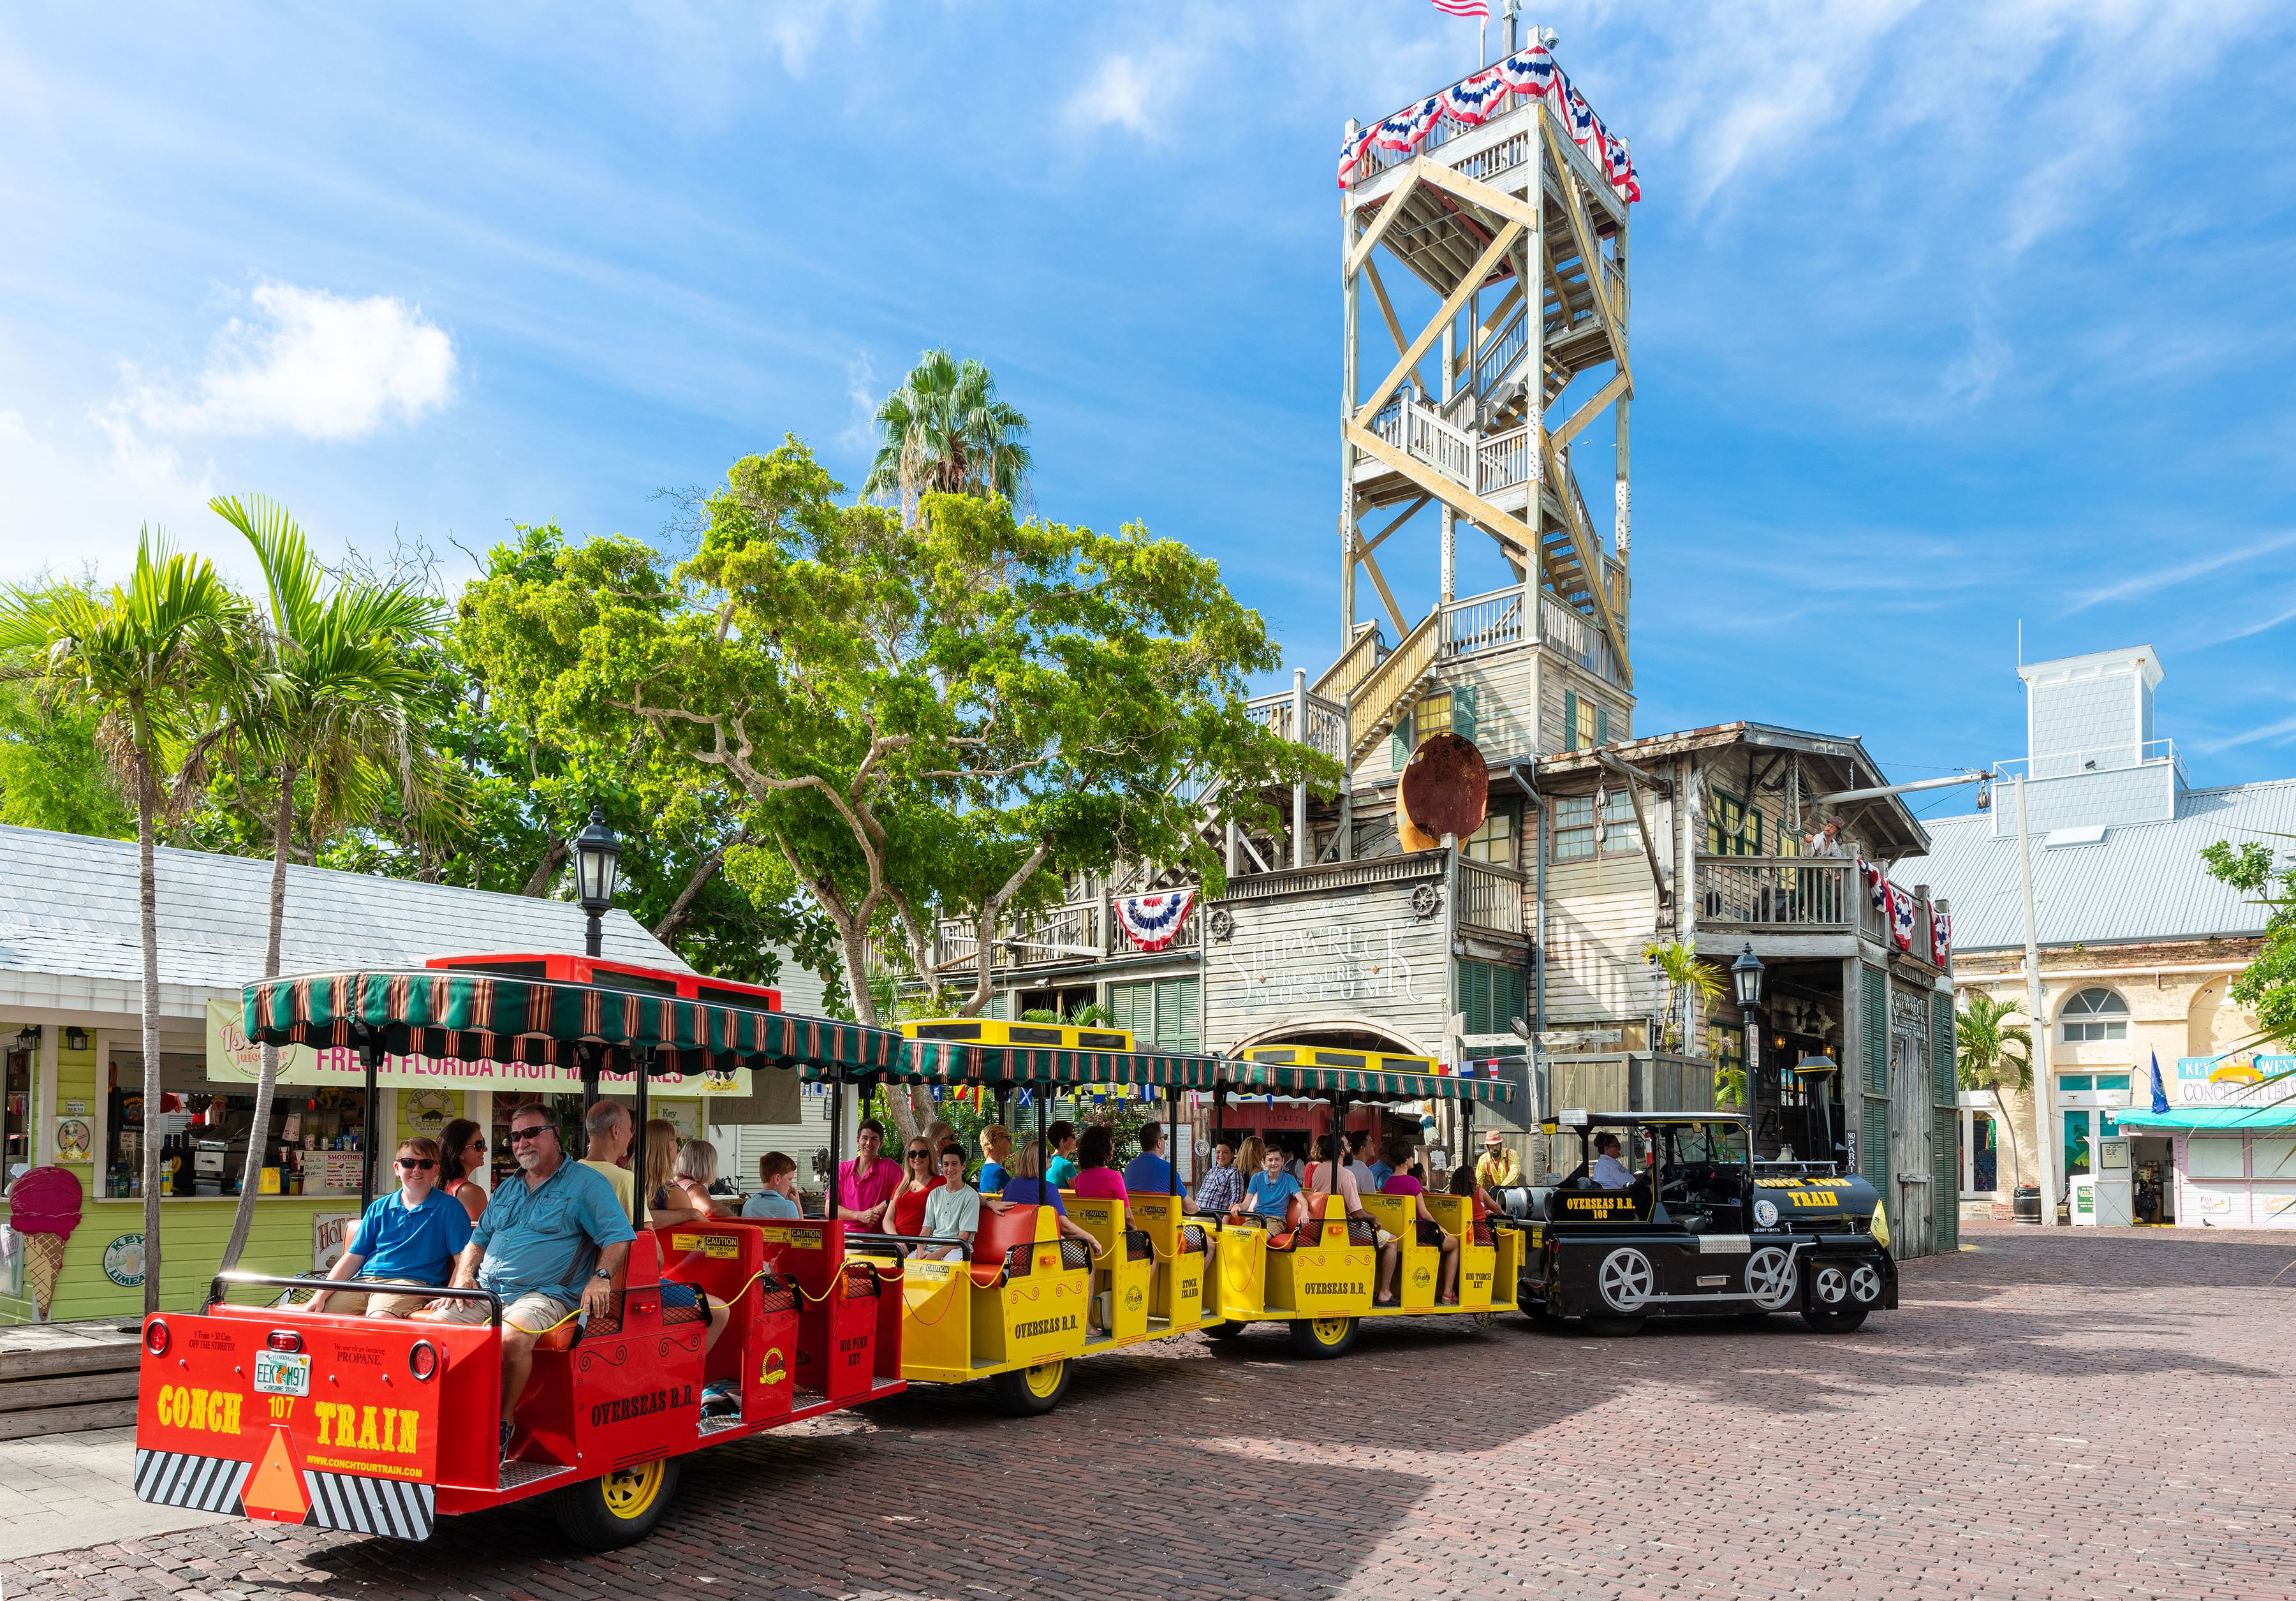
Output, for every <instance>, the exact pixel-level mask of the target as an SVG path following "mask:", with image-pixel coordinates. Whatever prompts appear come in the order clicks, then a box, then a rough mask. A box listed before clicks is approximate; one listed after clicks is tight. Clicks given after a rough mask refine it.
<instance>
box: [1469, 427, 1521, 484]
mask: <svg viewBox="0 0 2296 1601" xmlns="http://www.w3.org/2000/svg"><path fill="white" fill-rule="evenodd" d="M1529 477H1530V430H1529V428H1528V427H1523V428H1511V429H1509V430H1507V431H1506V432H1505V433H1495V434H1493V435H1491V436H1490V437H1489V438H1488V439H1481V440H1479V441H1477V443H1476V446H1475V493H1476V494H1478V495H1496V494H1497V493H1498V492H1499V491H1500V490H1502V489H1513V488H1514V487H1515V485H1517V484H1519V483H1522V482H1524V481H1525V480H1528V479H1529Z"/></svg>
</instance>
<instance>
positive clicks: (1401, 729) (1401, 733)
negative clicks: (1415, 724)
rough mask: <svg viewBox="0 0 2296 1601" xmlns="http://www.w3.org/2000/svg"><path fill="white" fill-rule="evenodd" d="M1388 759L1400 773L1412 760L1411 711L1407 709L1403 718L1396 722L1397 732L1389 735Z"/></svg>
mask: <svg viewBox="0 0 2296 1601" xmlns="http://www.w3.org/2000/svg"><path fill="white" fill-rule="evenodd" d="M1387 759H1388V760H1389V761H1390V762H1391V763H1393V764H1394V767H1395V770H1396V771H1397V772H1398V773H1400V772H1401V771H1403V769H1404V768H1405V766H1406V764H1408V763H1409V761H1410V760H1411V713H1410V711H1409V710H1407V709H1406V710H1405V711H1404V713H1403V720H1402V721H1401V722H1399V723H1398V724H1396V726H1395V732H1394V733H1392V734H1390V735H1388V736H1387Z"/></svg>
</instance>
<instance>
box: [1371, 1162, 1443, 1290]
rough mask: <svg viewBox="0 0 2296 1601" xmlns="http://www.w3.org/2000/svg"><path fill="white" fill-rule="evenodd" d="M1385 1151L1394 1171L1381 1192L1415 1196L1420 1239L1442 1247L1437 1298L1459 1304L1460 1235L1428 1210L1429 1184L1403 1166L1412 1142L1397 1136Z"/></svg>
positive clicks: (1381, 1188)
mask: <svg viewBox="0 0 2296 1601" xmlns="http://www.w3.org/2000/svg"><path fill="white" fill-rule="evenodd" d="M1382 1155H1384V1156H1385V1157H1386V1158H1387V1165H1388V1166H1390V1167H1391V1168H1393V1169H1394V1170H1395V1171H1394V1172H1393V1173H1391V1174H1390V1175H1389V1176H1388V1180H1387V1182H1386V1183H1385V1184H1382V1185H1381V1186H1379V1188H1380V1194H1382V1195H1409V1196H1410V1197H1411V1198H1412V1203H1413V1204H1414V1205H1415V1206H1416V1207H1417V1208H1418V1209H1419V1243H1420V1244H1423V1245H1432V1244H1437V1243H1440V1244H1441V1245H1442V1247H1443V1274H1442V1277H1441V1278H1440V1280H1439V1281H1438V1283H1437V1284H1436V1286H1435V1299H1436V1301H1438V1302H1447V1303H1449V1304H1453V1305H1456V1304H1457V1302H1458V1300H1459V1291H1458V1285H1459V1236H1457V1235H1456V1234H1453V1233H1452V1232H1451V1231H1450V1230H1449V1229H1447V1228H1446V1227H1443V1225H1442V1224H1440V1223H1439V1222H1437V1221H1436V1220H1435V1214H1434V1213H1433V1212H1431V1211H1428V1210H1427V1190H1426V1186H1424V1185H1423V1184H1421V1183H1420V1182H1419V1180H1417V1179H1416V1178H1413V1177H1412V1176H1411V1175H1410V1174H1409V1173H1407V1172H1406V1171H1405V1170H1404V1169H1405V1168H1406V1166H1407V1165H1408V1164H1409V1162H1410V1161H1411V1147H1410V1145H1407V1144H1406V1143H1405V1142H1404V1141H1402V1140H1397V1141H1396V1142H1395V1143H1394V1144H1393V1145H1390V1146H1388V1147H1387V1149H1386V1150H1385V1151H1384V1152H1382Z"/></svg>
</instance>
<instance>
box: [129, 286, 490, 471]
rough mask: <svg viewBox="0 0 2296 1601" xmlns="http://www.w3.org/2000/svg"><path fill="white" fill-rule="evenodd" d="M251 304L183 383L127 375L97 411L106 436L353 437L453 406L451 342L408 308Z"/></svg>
mask: <svg viewBox="0 0 2296 1601" xmlns="http://www.w3.org/2000/svg"><path fill="white" fill-rule="evenodd" d="M249 299H250V301H251V302H252V304H253V310H254V315H253V316H250V317H246V318H242V317H236V316H235V317H233V318H232V319H231V320H230V321H229V322H228V323H226V324H225V325H224V326H223V328H222V329H221V330H220V331H219V332H218V333H217V334H216V336H215V339H214V341H213V343H212V346H211V347H210V349H209V357H208V363H207V365H206V366H205V367H204V368H203V369H202V370H201V372H200V373H199V374H197V375H196V376H194V377H193V378H192V379H190V380H189V381H188V382H171V381H169V380H166V379H159V380H149V381H147V380H145V379H144V378H143V376H142V374H140V373H138V372H137V371H136V370H135V368H134V367H132V366H131V367H129V368H128V370H127V380H128V382H127V393H126V394H124V395H123V396H121V397H120V398H119V399H118V400H116V401H114V402H112V403H111V405H110V406H108V407H107V408H106V415H105V419H104V420H105V422H106V424H107V426H108V427H110V428H111V430H112V431H114V434H115V438H116V437H117V436H118V434H119V431H123V430H126V429H129V428H134V429H137V430H141V431H145V432H149V433H155V434H177V435H207V434H264V433H293V434H300V435H301V436H303V437H304V438H306V439H330V440H342V439H359V438H362V437H364V436H365V435H367V434H371V433H373V432H374V431H376V430H378V429H380V428H382V427H384V426H386V425H388V424H389V423H414V422H417V421H419V420H421V419H422V417H423V416H425V415H428V414H430V413H431V412H434V411H436V410H438V409H439V408H440V407H441V406H445V405H446V404H447V402H448V401H449V400H450V399H452V398H454V393H455V374H456V371H457V368H458V366H459V363H458V361H457V359H456V357H455V343H454V341H453V340H451V339H450V338H448V337H447V333H446V332H445V330H443V329H441V328H439V326H438V325H437V324H433V323H431V322H430V321H429V320H428V319H427V318H425V317H424V316H423V315H422V310H421V308H418V307H414V306H410V305H408V304H407V303H406V301H404V300H398V299H397V298H396V297H394V296H390V295H369V296H367V297H365V299H362V300H349V299H346V298H344V297H342V296H340V295H335V294H331V293H329V292H327V291H325V290H320V289H303V288H299V287H297V286H296V285H294V284H291V283H258V284H257V285H256V287H255V289H254V290H253V291H251V293H250V296H249Z"/></svg>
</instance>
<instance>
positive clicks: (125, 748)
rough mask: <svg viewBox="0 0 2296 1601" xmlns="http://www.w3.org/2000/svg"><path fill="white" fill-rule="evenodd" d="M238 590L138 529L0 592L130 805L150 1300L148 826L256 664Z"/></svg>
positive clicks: (3, 610)
mask: <svg viewBox="0 0 2296 1601" xmlns="http://www.w3.org/2000/svg"><path fill="white" fill-rule="evenodd" d="M0 657H7V658H12V659H14V660H18V661H23V660H27V659H30V658H34V657H37V659H38V663H39V665H38V667H37V669H36V670H37V673H38V675H39V681H40V682H41V683H42V684H43V685H45V687H46V688H47V689H48V690H49V691H51V692H52V693H53V694H55V695H57V696H58V697H59V698H60V699H61V700H62V701H64V702H70V703H71V704H74V705H77V706H78V707H81V708H83V709H84V710H86V711H87V712H89V713H92V714H93V715H94V717H95V718H97V725H96V737H97V742H98V744H99V746H100V747H101V748H102V751H104V753H105V754H106V755H107V756H108V757H109V758H110V759H111V761H112V763H113V765H114V767H115V768H116V770H117V771H118V772H119V776H120V778H121V780H122V782H123V786H124V787H125V788H126V790H127V793H128V796H129V798H130V799H131V800H132V801H133V802H134V804H135V853H136V879H137V890H138V899H139V903H140V905H139V911H140V917H139V930H140V936H141V943H142V946H143V1105H144V1108H145V1114H146V1115H145V1119H144V1129H145V1131H146V1135H147V1137H146V1138H145V1139H144V1141H143V1310H144V1311H145V1312H146V1313H147V1314H149V1313H151V1312H153V1311H156V1310H159V1305H160V1147H159V1142H158V1141H157V1140H154V1139H152V1138H150V1137H148V1135H149V1133H150V1131H151V1130H152V1129H156V1128H157V1127H158V1117H159V1106H160V921H159V874H158V868H157V864H156V859H155V857H154V854H153V852H154V844H155V842H154V835H155V833H156V832H157V830H158V828H159V827H160V824H161V823H162V821H163V820H164V819H166V818H168V817H171V816H175V815H178V814H179V813H180V812H181V811H182V810H183V809H184V808H185V807H186V806H187V805H189V804H190V803H192V802H193V801H194V800H196V798H197V797H198V795H199V793H200V789H201V784H202V783H203V782H204V779H205V775H206V770H207V764H208V761H209V757H210V756H211V755H212V754H213V752H214V750H215V747H216V745H217V743H219V742H220V741H222V740H223V739H224V738H225V736H226V735H228V734H229V732H230V730H231V712H232V710H233V709H234V707H237V706H242V705H244V704H246V703H248V702H249V701H250V699H251V698H252V696H253V694H255V692H256V690H257V688H258V682H257V681H258V680H259V679H260V677H261V676H262V670H263V669H262V666H261V661H262V653H260V651H259V650H258V649H257V648H256V646H255V645H254V643H253V641H252V639H251V637H250V613H249V611H248V608H247V604H246V603H245V601H243V600H242V599H241V598H240V596H238V595H235V594H234V592H233V591H232V589H231V587H230V586H229V585H228V584H226V583H225V581H224V579H223V578H222V577H221V575H219V574H218V573H217V571H215V569H214V568H213V567H211V566H210V565H209V563H208V562H206V561H205V560H204V559H203V558H201V557H199V556H193V555H184V554H178V553H176V552H174V551H172V550H170V549H169V548H168V544H167V539H166V537H165V536H164V535H154V534H153V533H152V531H151V530H144V532H143V537H142V538H140V539H139V540H138V541H137V543H136V548H135V568H134V570H133V571H132V572H131V573H130V575H129V577H128V580H127V583H125V584H115V585H113V586H111V587H110V588H108V589H95V588H93V587H86V588H83V587H76V586H72V585H53V586H49V587H41V588H11V589H9V590H7V591H6V592H5V593H4V594H0Z"/></svg>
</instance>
